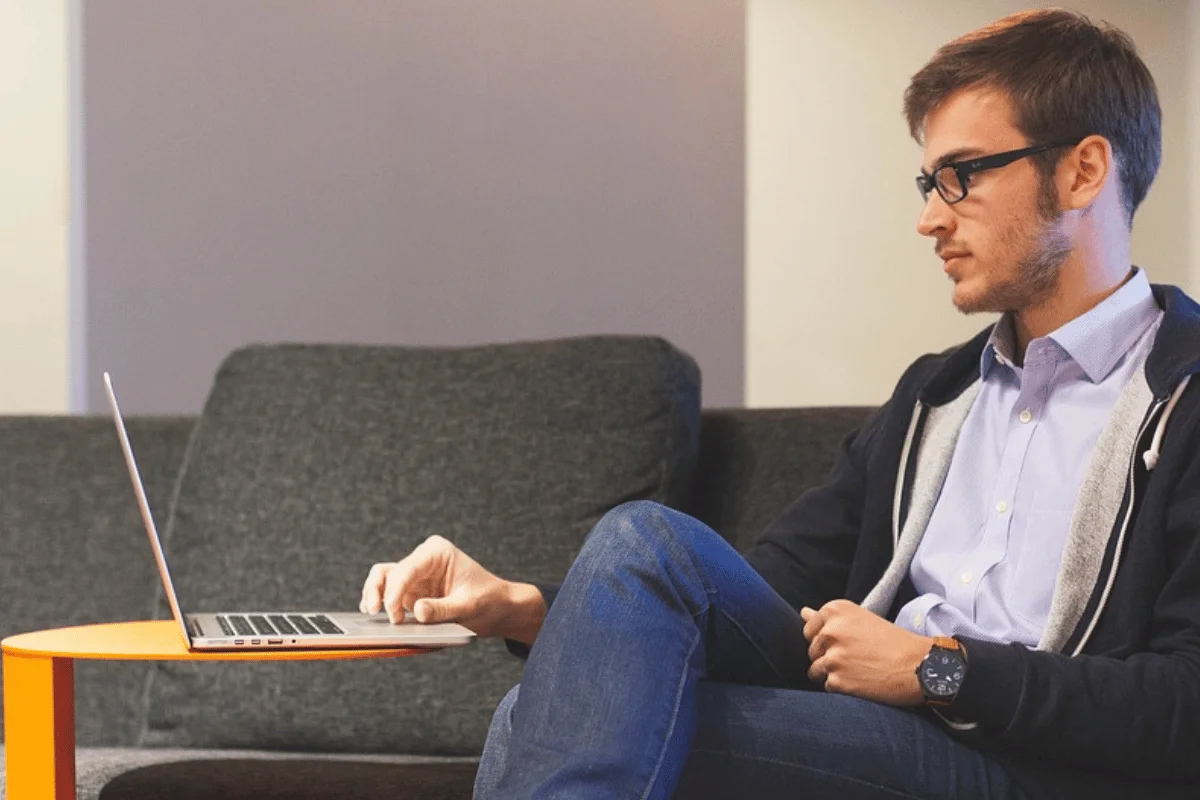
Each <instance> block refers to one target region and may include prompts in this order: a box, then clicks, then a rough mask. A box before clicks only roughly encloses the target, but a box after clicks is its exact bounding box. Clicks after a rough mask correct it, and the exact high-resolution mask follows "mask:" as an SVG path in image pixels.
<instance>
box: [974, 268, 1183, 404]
mask: <svg viewBox="0 0 1200 800" xmlns="http://www.w3.org/2000/svg"><path fill="white" fill-rule="evenodd" d="M1159 313H1160V309H1159V307H1158V304H1157V303H1156V302H1155V301H1154V295H1153V293H1152V292H1151V291H1150V281H1149V280H1148V279H1147V278H1146V273H1145V271H1143V270H1141V269H1139V268H1137V267H1134V274H1133V276H1132V277H1131V278H1130V279H1129V280H1127V281H1125V283H1124V284H1122V285H1121V286H1120V287H1119V288H1118V289H1117V290H1116V291H1115V292H1113V293H1112V294H1110V295H1109V296H1108V297H1106V298H1104V300H1103V301H1101V302H1100V303H1098V304H1097V305H1096V306H1095V307H1094V308H1091V309H1089V310H1088V311H1087V312H1085V313H1083V314H1081V315H1079V316H1078V317H1076V318H1075V319H1073V320H1071V321H1070V322H1068V323H1067V324H1065V325H1063V326H1062V327H1061V328H1059V329H1058V330H1056V331H1054V332H1052V333H1050V334H1048V336H1047V338H1049V339H1052V340H1053V341H1054V342H1055V343H1056V344H1057V345H1058V346H1059V347H1061V348H1062V349H1063V350H1064V351H1065V352H1066V353H1067V355H1068V356H1070V357H1071V358H1072V359H1073V360H1074V361H1075V363H1077V364H1078V365H1079V366H1080V368H1081V369H1083V371H1084V373H1085V374H1086V375H1087V377H1088V380H1090V381H1091V382H1092V383H1099V382H1100V381H1102V380H1104V379H1105V378H1106V377H1108V374H1109V373H1110V372H1112V371H1113V368H1115V367H1116V365H1117V362H1118V361H1120V360H1121V358H1122V357H1123V356H1124V355H1125V353H1127V352H1128V351H1129V349H1130V348H1131V347H1133V345H1134V343H1135V342H1137V340H1138V339H1140V338H1141V336H1142V334H1144V333H1145V332H1146V330H1147V329H1148V328H1149V327H1150V326H1151V325H1152V324H1153V323H1154V321H1155V320H1156V319H1157V318H1158V315H1159ZM1015 349H1016V347H1015V336H1014V333H1013V327H1012V318H1011V315H1010V314H1007V313H1005V314H1003V315H1002V316H1001V317H1000V319H999V321H997V323H996V325H995V326H994V327H993V328H992V333H991V335H990V336H989V337H988V343H987V345H986V346H985V347H984V349H983V353H982V355H981V356H980V365H979V370H980V375H981V377H982V378H983V379H984V380H987V377H988V374H989V373H990V372H991V369H992V366H993V365H994V364H995V363H996V362H997V361H1000V363H1005V364H1009V365H1011V364H1012V363H1013V356H1012V354H1013V352H1014V351H1015Z"/></svg>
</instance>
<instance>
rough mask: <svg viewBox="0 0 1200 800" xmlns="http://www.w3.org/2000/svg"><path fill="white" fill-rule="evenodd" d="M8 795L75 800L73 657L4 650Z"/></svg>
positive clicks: (30, 799) (11, 798)
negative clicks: (28, 654)
mask: <svg viewBox="0 0 1200 800" xmlns="http://www.w3.org/2000/svg"><path fill="white" fill-rule="evenodd" d="M4 739H5V742H4V745H5V750H4V760H5V782H6V784H7V786H6V791H7V795H8V800H43V798H52V800H75V662H74V661H73V660H71V659H69V658H50V657H45V656H24V655H13V654H10V653H5V654H4Z"/></svg>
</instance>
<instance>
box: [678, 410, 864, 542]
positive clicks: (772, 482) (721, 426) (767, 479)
mask: <svg viewBox="0 0 1200 800" xmlns="http://www.w3.org/2000/svg"><path fill="white" fill-rule="evenodd" d="M873 411H874V409H873V408H866V407H838V408H786V409H755V410H752V411H750V410H741V409H736V410H735V409H720V410H712V411H706V412H704V421H703V425H702V427H701V432H700V460H699V463H698V465H697V467H696V481H695V489H694V492H693V498H692V504H691V506H690V509H691V513H692V514H693V515H694V516H696V517H697V518H699V519H701V520H703V521H704V522H706V523H708V524H709V525H710V526H711V527H712V528H713V529H714V530H716V531H717V532H718V533H720V534H721V535H722V536H724V537H725V538H726V539H728V540H729V541H730V542H731V543H732V544H733V545H734V546H735V547H736V548H737V549H738V550H739V551H743V552H744V551H745V550H746V548H748V547H749V546H750V545H752V544H753V543H754V542H755V540H756V539H757V538H758V536H759V534H760V533H762V531H763V530H765V529H766V527H767V525H768V524H769V523H770V522H771V521H772V520H773V519H774V518H775V517H776V516H778V515H779V514H780V513H782V512H783V510H784V509H785V508H787V507H788V506H789V505H791V503H792V501H794V500H795V499H796V498H798V497H799V496H800V495H801V494H803V493H804V492H805V491H807V490H809V489H811V488H813V487H814V486H820V485H821V484H823V483H824V482H825V480H826V479H827V478H828V476H829V471H830V469H832V468H833V462H834V459H835V458H836V456H837V452H838V446H839V445H840V444H841V441H842V439H843V438H845V436H846V435H847V434H849V433H850V432H852V431H854V430H856V429H857V428H858V427H860V426H861V425H862V424H863V422H865V421H866V419H867V417H868V416H869V415H870V414H871V413H872V412H873Z"/></svg>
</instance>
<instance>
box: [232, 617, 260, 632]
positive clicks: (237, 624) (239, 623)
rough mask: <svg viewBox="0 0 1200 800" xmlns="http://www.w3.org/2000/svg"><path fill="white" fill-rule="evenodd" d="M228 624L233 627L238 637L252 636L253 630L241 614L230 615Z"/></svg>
mask: <svg viewBox="0 0 1200 800" xmlns="http://www.w3.org/2000/svg"><path fill="white" fill-rule="evenodd" d="M229 622H230V624H231V625H233V629H234V631H236V632H237V635H238V636H253V635H254V628H252V627H250V623H249V622H246V618H245V617H243V616H242V615H241V614H230V615H229Z"/></svg>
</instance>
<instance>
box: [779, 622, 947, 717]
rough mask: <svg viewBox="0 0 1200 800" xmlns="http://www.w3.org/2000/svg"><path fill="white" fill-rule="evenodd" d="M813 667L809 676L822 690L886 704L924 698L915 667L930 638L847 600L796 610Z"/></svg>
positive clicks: (917, 701)
mask: <svg viewBox="0 0 1200 800" xmlns="http://www.w3.org/2000/svg"><path fill="white" fill-rule="evenodd" d="M800 617H801V618H802V619H803V620H804V638H805V639H807V640H808V642H809V646H808V657H809V659H810V660H811V661H812V667H811V668H810V669H809V670H808V677H809V678H811V679H812V680H813V681H815V682H817V683H820V682H822V681H824V682H825V689H826V691H830V692H838V693H839V694H849V695H854V696H855V697H861V698H863V699H865V700H874V701H875V702H877V703H886V704H888V705H891V706H915V705H920V704H921V703H922V702H924V699H925V696H924V694H923V693H922V692H921V684H920V682H919V681H918V680H917V666H918V665H919V664H920V663H921V660H922V659H923V658H925V655H926V654H927V653H928V652H929V648H930V647H931V646H932V645H933V639H932V638H930V637H928V636H920V635H918V634H915V633H913V632H911V631H906V630H905V629H904V628H901V627H900V626H898V625H894V624H893V623H891V622H888V621H887V620H885V619H882V618H881V617H878V616H876V615H875V614H872V613H871V612H870V611H867V610H866V609H865V608H863V607H862V606H859V605H856V604H854V603H851V602H850V601H849V600H833V601H831V602H829V603H826V604H825V605H824V606H822V607H821V610H820V611H813V610H812V609H811V608H802V609H800Z"/></svg>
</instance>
